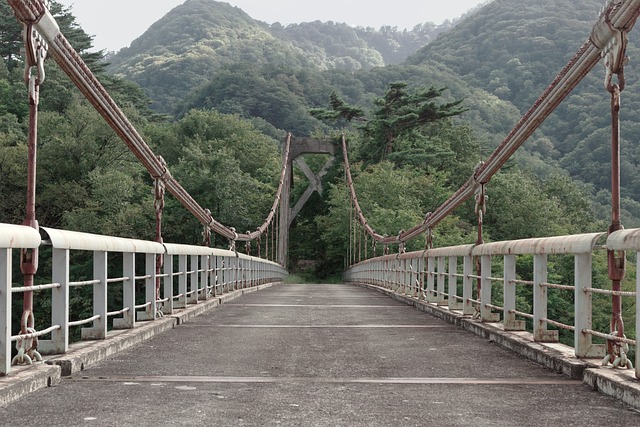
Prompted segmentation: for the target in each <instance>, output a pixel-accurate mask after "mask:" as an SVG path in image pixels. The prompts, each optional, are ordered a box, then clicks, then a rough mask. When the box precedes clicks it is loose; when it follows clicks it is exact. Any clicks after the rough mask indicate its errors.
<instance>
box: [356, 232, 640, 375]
mask: <svg viewBox="0 0 640 427" xmlns="http://www.w3.org/2000/svg"><path fill="white" fill-rule="evenodd" d="M606 250H614V251H636V257H637V264H636V266H637V265H638V264H640V229H633V230H621V231H616V232H614V233H611V234H610V235H608V236H607V235H606V233H593V234H581V235H571V236H557V237H547V238H537V239H524V240H514V241H506V242H492V243H486V244H481V245H477V246H476V245H465V246H455V247H447V248H437V249H428V250H424V251H417V252H410V253H403V254H395V255H385V256H381V257H377V258H372V259H368V260H366V261H362V262H360V263H358V264H355V265H353V266H352V267H350V268H349V269H347V271H346V272H345V277H344V278H345V281H346V282H351V283H363V284H369V285H374V286H378V287H382V288H386V289H389V290H392V291H394V292H397V293H401V294H404V295H408V296H411V297H414V298H416V299H419V300H423V301H425V302H426V303H430V304H434V305H437V306H441V307H442V308H445V309H448V310H451V311H454V312H457V313H458V314H460V315H462V316H470V317H472V318H477V319H478V321H482V322H502V324H503V327H504V330H505V331H522V330H525V329H526V322H527V321H528V322H529V323H530V326H531V331H532V339H533V340H534V341H537V342H557V341H558V333H559V330H560V329H564V330H568V331H572V332H573V333H574V339H573V347H574V351H575V355H576V357H578V358H588V357H599V358H602V357H604V356H606V355H607V351H606V350H607V348H606V346H607V345H614V346H619V348H620V349H619V350H617V351H616V352H615V354H618V358H616V360H615V361H614V360H610V362H611V364H612V365H613V366H614V367H624V366H626V367H629V368H631V367H632V366H633V364H632V363H631V362H630V361H629V360H627V358H626V355H627V354H628V353H629V349H628V346H629V345H632V346H635V345H636V342H637V341H638V339H640V336H639V335H640V316H638V310H639V309H640V300H639V299H638V294H637V292H636V291H637V289H638V287H640V277H638V275H637V271H636V277H637V278H636V284H635V288H636V289H635V291H612V290H610V289H600V288H596V287H594V284H593V276H594V269H595V268H596V267H594V262H593V256H594V254H596V253H597V252H606ZM521 256H529V257H531V258H532V260H533V262H532V263H530V264H531V266H530V271H527V272H520V271H518V272H517V271H516V266H517V260H518V257H521ZM549 256H558V257H573V259H574V260H573V271H572V276H573V283H553V282H552V280H551V279H550V274H549V270H550V269H549V265H550V262H549V260H548V257H549ZM500 268H501V269H502V277H496V276H499V273H496V270H499V269H500ZM603 268H604V270H605V271H604V274H605V276H606V266H604V267H603ZM518 273H520V274H521V275H528V276H531V277H532V278H533V279H532V280H523V279H522V277H520V276H519V275H518ZM478 281H479V283H478ZM496 287H499V288H498V291H499V292H496V293H498V294H499V295H500V294H501V295H502V298H501V299H502V301H496V299H495V298H493V299H492V297H493V296H494V295H493V294H492V292H494V291H496ZM518 287H523V288H528V289H529V292H528V293H529V294H532V296H531V299H530V301H527V302H530V306H531V310H530V311H523V310H522V309H518V307H516V305H517V289H518ZM551 289H554V290H555V291H556V292H572V294H571V295H570V297H572V299H573V301H572V305H573V313H572V317H573V323H572V324H567V323H566V321H565V322H562V321H560V320H559V319H550V318H549V316H548V312H549V310H548V309H549V303H548V299H549V298H548V296H549V292H550V290H551ZM460 294H461V295H460ZM597 294H601V295H609V296H610V295H620V296H621V297H625V298H629V299H631V301H633V302H634V303H635V313H634V315H635V319H633V321H634V322H635V337H633V338H627V337H626V336H618V335H617V334H616V333H609V332H608V330H607V333H603V332H599V331H596V330H594V328H593V325H592V319H593V301H592V300H593V296H594V295H597ZM565 295H566V294H565ZM566 299H570V298H565V300H566ZM628 305H629V306H632V305H633V304H632V303H629V304H628ZM569 317H571V316H569ZM625 320H627V321H629V320H631V319H625ZM549 326H552V327H553V328H551V329H550V328H549ZM607 326H609V325H607ZM593 337H597V338H599V339H601V340H606V341H607V344H594V342H593ZM639 353H640V352H637V351H636V353H635V366H636V371H635V375H636V377H638V378H640V369H639V368H638V366H639V365H640V354H639Z"/></svg>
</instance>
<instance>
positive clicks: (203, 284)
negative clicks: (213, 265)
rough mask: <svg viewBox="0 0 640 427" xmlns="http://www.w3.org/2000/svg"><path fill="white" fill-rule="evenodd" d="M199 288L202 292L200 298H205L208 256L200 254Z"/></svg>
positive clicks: (207, 281)
mask: <svg viewBox="0 0 640 427" xmlns="http://www.w3.org/2000/svg"><path fill="white" fill-rule="evenodd" d="M200 269H201V270H202V272H201V273H200V290H201V292H202V299H203V300H204V301H206V300H207V293H208V288H209V271H208V270H209V256H208V255H200Z"/></svg>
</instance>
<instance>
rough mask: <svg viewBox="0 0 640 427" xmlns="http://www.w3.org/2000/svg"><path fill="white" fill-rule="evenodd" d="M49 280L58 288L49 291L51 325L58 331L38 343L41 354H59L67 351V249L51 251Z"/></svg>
mask: <svg viewBox="0 0 640 427" xmlns="http://www.w3.org/2000/svg"><path fill="white" fill-rule="evenodd" d="M51 263H52V265H51V267H52V271H51V279H52V282H53V283H59V284H60V287H59V288H55V289H52V290H51V325H60V329H57V330H55V331H53V332H51V339H50V340H40V341H38V351H40V353H42V354H61V353H66V352H67V351H68V350H69V249H55V248H54V249H53V251H52V260H51Z"/></svg>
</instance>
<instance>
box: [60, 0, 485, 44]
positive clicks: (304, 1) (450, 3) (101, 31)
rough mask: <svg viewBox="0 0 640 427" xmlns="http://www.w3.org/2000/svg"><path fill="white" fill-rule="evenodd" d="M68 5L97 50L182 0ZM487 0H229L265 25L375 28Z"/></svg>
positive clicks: (68, 0) (441, 16) (126, 40)
mask: <svg viewBox="0 0 640 427" xmlns="http://www.w3.org/2000/svg"><path fill="white" fill-rule="evenodd" d="M58 2H59V3H62V4H64V5H67V6H72V7H73V9H72V11H73V14H74V15H75V16H76V18H77V19H78V22H79V23H80V25H81V26H82V28H83V29H84V30H85V31H86V32H87V33H88V34H90V35H93V36H95V38H94V45H95V47H96V48H97V49H107V50H112V51H117V50H120V49H121V48H123V47H127V46H129V45H130V44H131V42H132V41H133V40H135V39H136V38H137V37H139V36H140V35H142V33H144V32H145V31H146V30H147V28H149V26H151V24H153V23H154V22H156V21H157V20H158V19H160V18H162V17H163V16H164V15H166V14H167V12H169V11H170V10H171V9H173V8H174V7H176V6H178V5H180V4H182V3H184V2H185V0H58ZM486 2H487V0H320V1H318V0H313V1H312V0H228V1H226V3H229V4H231V5H233V6H238V7H239V8H241V9H242V10H244V11H245V12H247V13H248V14H249V15H250V16H251V17H252V18H254V19H257V20H260V21H264V22H267V23H270V24H271V23H274V22H280V23H282V24H292V23H300V22H309V21H316V20H320V21H334V22H346V23H347V24H349V25H354V26H363V27H367V26H369V27H375V28H379V27H380V26H382V25H391V26H396V27H398V28H408V29H411V28H413V27H414V26H415V25H416V24H420V23H423V22H434V23H437V24H439V23H442V22H443V21H444V20H446V19H453V18H457V17H459V16H460V15H462V14H463V13H464V12H466V11H467V10H469V9H471V8H473V7H475V6H476V5H478V4H482V3H486Z"/></svg>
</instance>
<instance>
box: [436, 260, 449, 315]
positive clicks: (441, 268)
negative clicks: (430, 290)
mask: <svg viewBox="0 0 640 427" xmlns="http://www.w3.org/2000/svg"><path fill="white" fill-rule="evenodd" d="M436 301H437V304H438V305H447V303H448V298H447V295H446V289H445V257H443V256H439V257H438V295H437V296H436Z"/></svg>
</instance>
